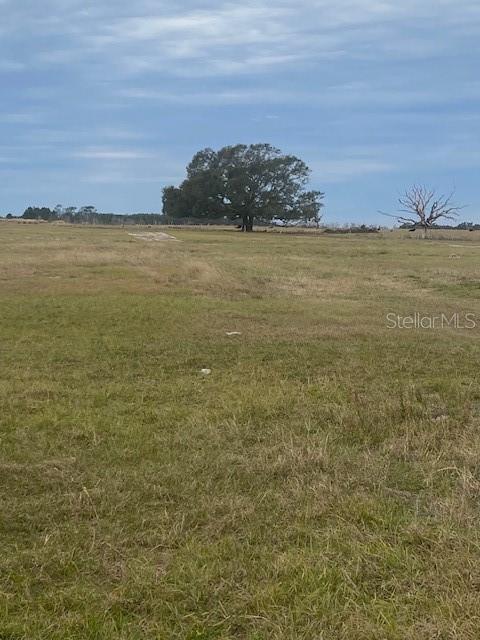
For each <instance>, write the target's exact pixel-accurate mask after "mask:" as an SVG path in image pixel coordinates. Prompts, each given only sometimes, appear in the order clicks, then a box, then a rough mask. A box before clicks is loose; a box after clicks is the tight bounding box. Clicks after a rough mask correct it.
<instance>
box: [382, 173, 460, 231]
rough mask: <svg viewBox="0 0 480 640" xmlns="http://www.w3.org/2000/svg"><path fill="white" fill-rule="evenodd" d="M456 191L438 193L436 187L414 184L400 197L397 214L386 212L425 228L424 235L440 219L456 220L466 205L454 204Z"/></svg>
mask: <svg viewBox="0 0 480 640" xmlns="http://www.w3.org/2000/svg"><path fill="white" fill-rule="evenodd" d="M454 195H455V193H454V192H452V193H451V194H450V195H448V196H445V195H438V194H437V193H436V191H435V189H428V188H427V187H425V186H422V185H414V186H413V187H411V188H410V189H409V190H407V191H405V193H404V194H403V195H402V196H400V198H399V199H398V202H399V205H400V208H399V210H398V213H396V214H385V215H388V216H390V217H392V218H396V219H397V221H398V222H403V223H407V224H412V225H413V229H416V228H417V227H420V228H421V229H423V237H424V238H426V237H427V231H428V230H429V229H431V228H432V227H433V226H434V225H435V223H437V222H438V221H439V220H455V219H456V218H458V214H459V211H461V210H462V209H463V208H464V207H458V206H456V205H454V204H453V197H454Z"/></svg>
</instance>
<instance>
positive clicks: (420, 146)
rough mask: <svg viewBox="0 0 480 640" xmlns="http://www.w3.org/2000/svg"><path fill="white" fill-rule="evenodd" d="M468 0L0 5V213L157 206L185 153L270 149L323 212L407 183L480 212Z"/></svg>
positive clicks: (362, 208) (350, 213)
mask: <svg viewBox="0 0 480 640" xmlns="http://www.w3.org/2000/svg"><path fill="white" fill-rule="evenodd" d="M479 50H480V4H479V3H478V0H475V1H474V0H336V2H332V0H328V1H327V0H295V1H294V0H278V1H275V2H263V1H262V0H257V1H255V2H236V3H232V2H227V3H225V2H221V1H218V0H217V1H213V2H197V1H196V0H188V1H180V2H176V3H174V2H161V0H160V1H158V0H136V2H131V0H130V1H129V2H127V1H126V0H96V1H95V2H93V1H90V0H83V1H80V0H42V1H41V2H40V1H39V0H0V82H1V84H0V88H1V94H0V96H1V100H0V212H1V213H2V214H5V213H8V212H10V211H11V212H14V213H15V212H16V213H21V212H22V211H23V210H24V208H25V207H26V206H28V205H36V204H39V205H40V204H42V205H48V206H54V205H55V204H57V203H62V204H64V205H83V204H93V205H95V206H97V208H98V209H99V210H102V211H115V212H136V211H159V210H160V207H161V189H162V187H163V186H164V185H166V184H172V183H173V184H175V183H178V182H180V181H181V179H182V177H183V175H184V168H185V165H186V164H187V163H188V161H189V160H190V158H191V156H192V155H193V153H194V152H195V151H197V150H198V149H201V148H203V147H207V146H210V147H213V148H218V147H220V146H223V145H226V144H235V143H238V142H244V143H250V142H270V143H272V144H274V145H275V146H278V147H280V148H281V149H282V150H284V151H286V152H289V153H293V154H295V155H298V156H299V157H301V158H302V159H304V160H305V161H306V162H307V163H308V164H309V166H310V167H311V169H312V172H313V173H312V186H313V187H315V188H319V189H321V190H324V191H326V192H327V198H326V205H327V207H326V215H325V219H326V220H327V221H332V222H350V221H365V222H380V223H385V222H388V220H386V219H385V218H382V217H381V216H380V215H379V214H378V213H377V211H378V210H379V209H381V210H394V209H395V202H396V198H397V195H398V193H399V192H400V191H401V190H403V189H405V188H406V187H407V186H409V185H410V184H411V183H413V182H421V183H426V184H427V185H431V186H433V187H437V188H438V189H440V190H442V191H447V192H449V191H451V190H452V189H453V188H455V189H456V194H457V196H456V197H457V201H458V202H459V203H460V204H467V205H469V206H468V209H466V210H465V211H463V212H462V218H464V219H469V220H475V221H479V220H480V193H479V188H478V184H479V179H478V178H479V165H480V135H479V134H480V111H479V108H478V107H479V100H480V75H479V63H480V55H479V52H480V51H479Z"/></svg>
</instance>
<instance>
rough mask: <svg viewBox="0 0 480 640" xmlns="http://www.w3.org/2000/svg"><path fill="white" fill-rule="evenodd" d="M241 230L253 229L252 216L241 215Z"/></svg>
mask: <svg viewBox="0 0 480 640" xmlns="http://www.w3.org/2000/svg"><path fill="white" fill-rule="evenodd" d="M242 231H253V216H249V215H247V214H245V215H244V216H242Z"/></svg>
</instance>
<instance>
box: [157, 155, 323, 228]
mask: <svg viewBox="0 0 480 640" xmlns="http://www.w3.org/2000/svg"><path fill="white" fill-rule="evenodd" d="M309 176H310V169H309V168H308V167H307V165H306V164H305V163H304V162H303V161H302V160H300V159H299V158H296V157H295V156H292V155H285V154H283V153H282V152H281V151H280V150H279V149H276V148H275V147H272V146H271V145H269V144H252V145H244V144H238V145H235V146H230V147H223V148H222V149H220V150H219V151H214V150H213V149H203V150H202V151H199V152H198V153H196V154H195V155H194V157H193V159H192V161H191V162H190V164H189V165H188V167H187V177H186V179H185V180H184V181H183V182H182V184H181V185H180V186H179V187H173V186H169V187H165V189H164V190H163V213H164V214H165V215H166V216H169V217H173V218H183V217H193V218H204V219H218V218H221V217H228V218H230V219H239V220H241V222H242V230H243V231H252V230H253V223H254V220H255V219H256V220H260V221H270V220H273V219H279V220H284V221H287V220H304V221H311V220H313V221H318V220H319V216H320V209H321V207H322V203H321V200H322V198H323V196H324V194H323V193H321V192H320V191H307V189H306V187H307V183H308V179H309Z"/></svg>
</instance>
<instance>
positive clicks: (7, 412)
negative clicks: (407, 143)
mask: <svg viewBox="0 0 480 640" xmlns="http://www.w3.org/2000/svg"><path fill="white" fill-rule="evenodd" d="M129 231H130V230H129V229H113V228H112V229H101V228H94V227H70V226H63V227H61V226H54V225H25V226H23V225H15V224H7V223H3V224H0V247H1V252H0V305H1V307H0V316H1V324H0V337H1V341H0V356H1V360H0V384H1V386H0V403H1V407H0V408H1V413H0V509H1V511H0V518H1V520H0V639H1V640H20V639H22V640H33V639H35V640H36V639H40V638H41V639H45V640H47V639H48V640H50V639H53V640H58V639H69V640H70V639H72V640H76V639H92V640H93V639H95V640H100V639H101V640H113V639H121V640H140V639H148V640H150V639H159V640H164V639H165V640H170V639H172V640H175V639H179V640H180V639H181V640H194V639H195V640H207V639H208V640H213V639H219V640H220V639H221V640H227V639H245V640H280V639H282V640H283V639H285V640H394V639H395V640H397V639H398V640H399V639H402V640H403V639H405V640H406V639H409V640H418V639H421V640H424V639H428V640H430V639H432V640H433V639H439V640H447V639H452V640H453V639H462V640H464V639H465V640H466V639H472V640H474V639H477V638H478V637H479V634H480V631H479V629H480V528H479V515H480V500H479V499H480V466H479V465H480V386H479V377H478V376H479V362H480V346H479V331H480V329H479V327H480V325H479V327H477V328H476V329H454V328H453V327H444V328H437V329H435V330H426V329H425V330H407V329H392V328H389V326H388V322H387V320H386V315H387V313H394V314H396V315H402V316H408V315H411V314H413V313H414V312H418V313H421V314H422V315H427V314H438V313H446V314H448V315H452V314H453V313H459V314H465V313H475V314H476V316H477V317H478V320H479V322H480V295H479V294H480V272H479V265H480V237H479V236H478V235H477V234H475V233H472V234H464V235H462V236H461V237H460V236H459V237H458V240H457V241H455V237H453V239H452V240H448V239H447V240H432V241H426V242H422V241H419V240H415V239H412V238H409V237H408V235H400V234H398V235H397V234H384V235H375V236H369V237H362V236H358V237H357V236H351V237H350V236H349V237H332V236H329V237H315V236H303V237H297V236H293V235H292V236H288V235H287V234H284V235H282V234H262V233H258V234H240V233H235V232H227V231H205V232H202V231H195V230H188V229H181V230H179V231H175V232H173V233H174V234H175V235H176V237H177V238H178V240H180V241H179V242H174V241H167V242H145V241H143V240H141V239H139V238H135V237H133V236H131V235H129ZM144 231H145V230H144ZM146 231H150V230H146ZM235 331H237V332H241V335H236V336H227V335H226V332H235ZM202 368H209V369H211V374H210V375H207V376H205V375H202V374H201V372H200V371H201V369H202Z"/></svg>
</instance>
